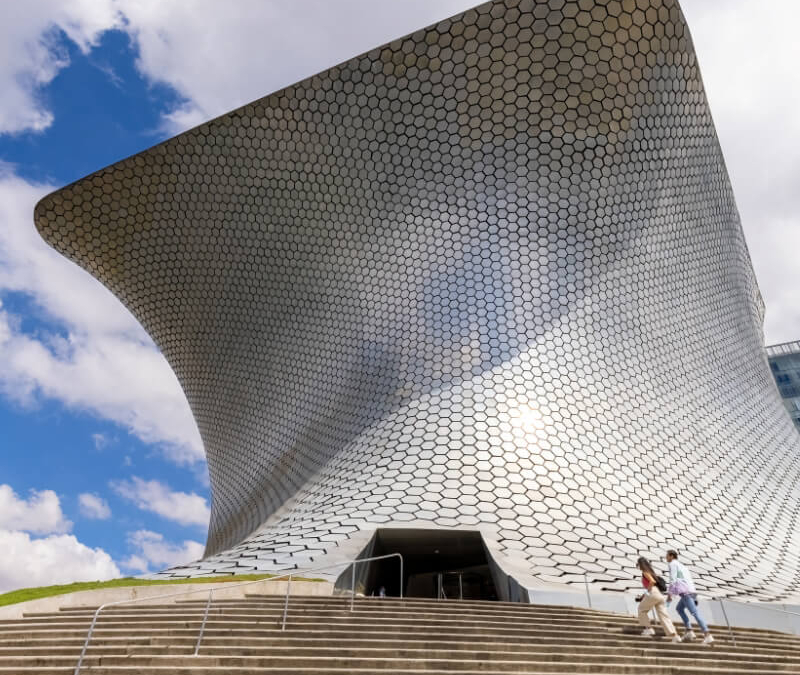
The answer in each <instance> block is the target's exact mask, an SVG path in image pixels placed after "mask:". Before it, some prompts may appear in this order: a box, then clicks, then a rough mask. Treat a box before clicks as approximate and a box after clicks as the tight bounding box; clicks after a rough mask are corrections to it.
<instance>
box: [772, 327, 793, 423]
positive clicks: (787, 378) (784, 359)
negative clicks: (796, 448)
mask: <svg viewBox="0 0 800 675" xmlns="http://www.w3.org/2000/svg"><path fill="white" fill-rule="evenodd" d="M767 358H768V359H769V367H770V368H771V369H772V375H773V377H774V378H775V384H777V385H778V391H780V392H781V397H782V398H783V404H784V405H785V406H786V410H788V411H789V415H791V417H792V420H794V424H795V426H796V427H797V428H798V430H800V340H795V341H794V342H784V343H783V344H779V345H772V346H770V347H767Z"/></svg>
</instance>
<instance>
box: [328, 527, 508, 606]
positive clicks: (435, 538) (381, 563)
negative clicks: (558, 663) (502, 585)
mask: <svg viewBox="0 0 800 675" xmlns="http://www.w3.org/2000/svg"><path fill="white" fill-rule="evenodd" d="M388 553H400V554H401V555H402V556H403V564H404V570H403V572H404V573H403V580H402V584H403V595H404V596H406V597H411V598H436V597H440V598H443V599H448V600H458V599H464V600H496V599H497V592H496V590H495V585H494V581H493V580H492V574H491V571H490V568H489V560H488V558H487V555H486V548H485V547H484V544H483V539H482V537H481V535H480V532H464V531H461V530H444V529H441V530H439V529H431V530H400V529H381V530H377V531H376V532H375V536H374V537H373V539H372V541H371V542H370V544H369V545H368V546H367V547H366V548H365V549H364V551H362V553H361V555H360V556H359V557H361V558H370V557H374V556H380V555H386V554H388ZM359 567H361V566H359ZM363 567H365V568H366V569H364V570H363V571H361V570H359V571H358V578H359V583H358V586H359V587H360V588H361V589H362V592H363V593H364V594H365V595H376V596H377V595H380V594H381V588H383V589H384V592H385V594H386V595H387V596H394V597H396V596H398V595H400V583H401V581H400V575H399V569H400V564H399V560H398V558H387V559H385V560H378V561H375V562H370V563H364V564H363ZM347 574H349V572H347ZM342 576H343V577H344V576H345V575H342ZM342 582H343V583H345V582H346V583H347V584H348V585H349V579H348V580H345V579H344V578H342ZM337 585H338V584H337Z"/></svg>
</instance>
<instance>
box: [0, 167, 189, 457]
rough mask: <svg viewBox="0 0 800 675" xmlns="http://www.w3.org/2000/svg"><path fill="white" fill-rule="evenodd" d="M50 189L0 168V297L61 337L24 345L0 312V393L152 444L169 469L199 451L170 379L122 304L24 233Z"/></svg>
mask: <svg viewBox="0 0 800 675" xmlns="http://www.w3.org/2000/svg"><path fill="white" fill-rule="evenodd" d="M50 189H51V187H50V186H35V185H31V184H29V183H27V182H26V181H24V180H22V179H21V178H19V177H17V176H15V175H14V174H13V173H11V172H10V171H9V169H8V167H2V166H0V292H3V291H5V292H8V291H12V292H19V293H24V294H26V295H27V296H29V297H30V298H32V299H33V301H34V302H35V304H36V305H37V306H38V307H40V308H41V309H42V310H43V312H44V314H45V316H46V318H48V319H49V320H50V321H52V322H53V324H54V325H56V326H59V327H60V328H61V330H62V333H64V334H65V335H66V336H64V335H63V334H62V335H54V334H40V335H35V336H32V335H28V334H24V333H23V332H22V331H21V330H20V328H19V323H20V322H19V321H18V317H15V316H13V315H11V314H10V313H8V312H7V311H5V310H4V309H3V308H2V305H0V392H2V393H4V394H5V395H6V396H7V397H10V398H13V399H15V400H17V401H19V402H22V403H31V402H35V401H36V400H37V398H38V397H40V396H41V397H46V398H52V399H56V400H59V401H61V402H63V403H64V404H66V405H67V406H70V407H72V408H74V409H79V410H87V411H89V412H92V413H94V414H96V415H98V416H100V417H102V418H105V419H108V420H111V421H114V422H116V423H118V424H121V425H123V426H124V427H126V428H127V429H128V430H130V431H131V432H132V433H134V434H135V435H136V436H138V437H139V438H140V439H141V440H143V441H144V442H146V443H159V444H161V445H162V449H163V450H164V452H165V454H166V455H167V456H168V457H170V458H171V459H173V460H175V461H177V462H193V461H202V459H203V446H202V442H201V440H200V434H199V432H198V430H197V425H196V424H195V421H194V418H193V417H192V414H191V411H190V409H189V405H188V403H187V401H186V397H185V396H184V394H183V391H182V389H181V387H180V384H179V383H178V380H177V378H176V377H175V374H174V373H173V372H172V370H171V369H170V367H169V365H168V364H167V362H166V360H165V359H164V357H163V356H162V355H161V353H160V352H159V351H158V350H157V349H156V347H155V346H154V345H153V343H152V341H151V340H150V338H149V337H148V336H147V335H146V334H145V332H144V330H143V329H142V328H141V326H140V325H139V324H138V323H137V321H136V320H135V319H134V317H133V316H132V315H131V314H130V312H128V310H127V309H125V308H124V307H123V305H122V303H120V302H119V300H117V299H116V298H115V297H114V295H113V294H112V293H111V292H110V291H108V290H107V289H106V288H105V287H104V286H102V285H101V284H100V283H99V282H97V281H96V280H95V279H93V278H92V277H91V276H90V275H89V274H88V273H86V272H84V271H83V270H82V269H80V268H79V267H78V266H77V265H75V264H73V263H71V262H70V261H68V260H67V259H66V258H64V257H62V256H61V255H59V254H57V253H56V252H55V251H54V250H53V249H51V248H49V247H48V246H47V245H46V244H45V243H44V242H43V241H42V239H41V238H40V237H39V235H38V233H37V232H36V230H35V228H34V226H33V217H32V214H33V207H34V205H35V203H36V201H37V199H38V198H39V197H41V196H42V195H43V194H44V193H46V192H47V191H48V190H50Z"/></svg>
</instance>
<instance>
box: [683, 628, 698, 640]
mask: <svg viewBox="0 0 800 675" xmlns="http://www.w3.org/2000/svg"><path fill="white" fill-rule="evenodd" d="M696 638H697V636H696V635H695V634H694V631H693V630H687V631H686V632H685V633H684V634H683V637H682V638H681V640H682V641H683V642H692V641H694V640H695V639H696Z"/></svg>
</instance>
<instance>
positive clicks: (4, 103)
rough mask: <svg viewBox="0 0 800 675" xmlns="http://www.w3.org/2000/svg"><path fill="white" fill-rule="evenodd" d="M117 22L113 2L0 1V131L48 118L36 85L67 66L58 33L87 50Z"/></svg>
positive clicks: (42, 123)
mask: <svg viewBox="0 0 800 675" xmlns="http://www.w3.org/2000/svg"><path fill="white" fill-rule="evenodd" d="M118 22H119V16H118V14H117V12H116V11H115V10H114V8H113V0H71V1H70V2H63V1H62V0H36V1H35V2H2V3H0V91H2V92H3V95H2V97H0V133H3V132H19V131H24V130H28V129H30V130H34V131H39V130H42V129H45V128H46V127H48V126H49V125H50V124H51V122H52V121H53V114H52V113H51V112H50V111H49V110H48V109H47V107H46V106H45V105H44V103H43V102H42V100H41V98H40V95H39V89H40V88H41V87H42V86H44V85H46V84H47V83H49V82H50V81H51V80H52V79H53V78H54V77H55V76H56V75H57V74H58V72H59V71H60V70H61V69H62V68H64V67H66V66H67V65H68V64H69V59H68V56H67V53H66V50H65V49H64V48H63V46H62V45H59V31H63V32H64V33H65V34H66V36H67V37H68V38H69V39H70V40H71V41H72V42H74V43H75V44H76V45H77V46H78V47H79V48H80V49H81V50H82V51H83V52H87V51H88V50H89V49H90V48H91V47H92V46H93V45H95V44H96V43H97V40H98V38H99V36H100V35H101V34H102V33H103V31H105V30H107V29H109V28H112V27H114V26H115V25H116V24H117V23H118Z"/></svg>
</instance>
